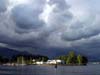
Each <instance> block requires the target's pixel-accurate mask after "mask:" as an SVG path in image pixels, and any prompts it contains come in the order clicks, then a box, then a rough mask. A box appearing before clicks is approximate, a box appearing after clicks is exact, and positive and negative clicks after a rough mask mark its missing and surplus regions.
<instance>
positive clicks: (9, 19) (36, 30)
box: [0, 0, 100, 55]
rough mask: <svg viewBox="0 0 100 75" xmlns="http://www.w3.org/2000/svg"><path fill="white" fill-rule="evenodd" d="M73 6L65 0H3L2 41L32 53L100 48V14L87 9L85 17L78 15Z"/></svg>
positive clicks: (0, 10) (4, 43)
mask: <svg viewBox="0 0 100 75" xmlns="http://www.w3.org/2000/svg"><path fill="white" fill-rule="evenodd" d="M8 7H9V10H7V8H8ZM71 9H72V6H70V5H68V4H67V2H66V1H65V0H50V1H49V2H47V1H46V0H29V3H22V4H21V3H20V4H16V3H15V5H14V4H10V5H8V0H7V1H6V0H0V12H3V13H2V15H0V43H2V44H3V46H4V45H5V47H11V48H19V49H22V50H26V49H30V50H27V51H30V52H32V51H33V53H42V54H47V53H48V52H50V53H51V54H52V53H53V52H54V54H52V55H55V54H57V55H58V54H64V53H65V52H67V51H68V50H69V49H75V51H79V52H81V53H82V52H83V53H84V52H85V53H87V52H91V51H93V50H95V49H96V48H98V49H97V50H96V51H97V52H98V50H99V43H100V42H99V41H100V39H99V38H100V29H99V28H100V25H99V24H100V22H99V21H100V18H99V17H100V15H99V14H97V13H96V12H94V13H91V12H90V11H89V10H88V11H84V12H85V13H86V17H85V18H84V16H83V17H79V16H80V12H78V11H74V12H71ZM4 11H7V12H5V13H4ZM76 12H78V13H79V14H78V17H77V14H76ZM87 13H88V14H87ZM43 15H44V16H43ZM45 19H46V21H45ZM2 44H1V45H2ZM32 49H33V50H32ZM92 53H93V52H92ZM92 53H91V54H92ZM91 54H90V55H91ZM95 54H96V53H95Z"/></svg>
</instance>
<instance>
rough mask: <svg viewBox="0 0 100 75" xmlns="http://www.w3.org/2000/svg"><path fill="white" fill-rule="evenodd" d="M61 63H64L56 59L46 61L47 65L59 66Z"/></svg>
mask: <svg viewBox="0 0 100 75" xmlns="http://www.w3.org/2000/svg"><path fill="white" fill-rule="evenodd" d="M61 63H64V61H62V60H59V59H57V60H48V61H47V64H61Z"/></svg>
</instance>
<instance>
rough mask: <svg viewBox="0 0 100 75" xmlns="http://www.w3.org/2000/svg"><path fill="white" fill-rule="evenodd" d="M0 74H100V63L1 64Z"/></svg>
mask: <svg viewBox="0 0 100 75" xmlns="http://www.w3.org/2000/svg"><path fill="white" fill-rule="evenodd" d="M0 75H100V65H88V66H58V68H57V69H55V68H54V66H39V65H29V66H15V67H11V66H0Z"/></svg>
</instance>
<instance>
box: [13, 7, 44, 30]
mask: <svg viewBox="0 0 100 75" xmlns="http://www.w3.org/2000/svg"><path fill="white" fill-rule="evenodd" d="M41 13H42V11H41V10H38V9H34V8H33V6H32V5H19V6H16V7H15V8H13V10H12V16H13V19H14V21H15V23H16V25H17V26H18V27H19V28H22V29H36V28H39V27H41V26H43V25H44V22H43V21H42V20H40V19H39V15H40V14H41Z"/></svg>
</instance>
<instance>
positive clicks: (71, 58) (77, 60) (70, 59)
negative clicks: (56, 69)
mask: <svg viewBox="0 0 100 75" xmlns="http://www.w3.org/2000/svg"><path fill="white" fill-rule="evenodd" d="M57 59H60V60H63V61H64V62H65V64H68V65H86V64H87V63H88V59H87V57H86V56H83V55H80V54H78V55H76V54H75V52H74V51H70V52H69V53H68V54H67V55H62V56H58V57H57Z"/></svg>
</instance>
